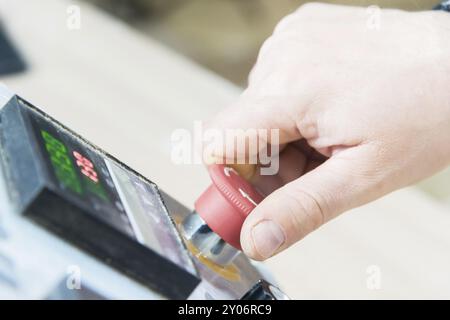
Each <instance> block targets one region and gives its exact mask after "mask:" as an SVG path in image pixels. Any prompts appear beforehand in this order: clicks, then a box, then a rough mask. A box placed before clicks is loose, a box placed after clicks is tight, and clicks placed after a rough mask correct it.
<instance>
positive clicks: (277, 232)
mask: <svg viewBox="0 0 450 320" xmlns="http://www.w3.org/2000/svg"><path fill="white" fill-rule="evenodd" d="M252 239H253V244H254V246H255V249H256V251H257V252H258V254H259V255H260V256H261V257H263V258H264V259H267V258H269V257H271V256H272V255H273V254H274V253H275V251H277V250H278V248H279V247H281V246H282V245H283V243H284V241H285V236H284V232H283V231H282V230H281V228H280V226H279V225H278V224H277V223H275V222H273V221H272V220H263V221H261V222H259V223H258V224H257V225H255V226H254V227H253V228H252Z"/></svg>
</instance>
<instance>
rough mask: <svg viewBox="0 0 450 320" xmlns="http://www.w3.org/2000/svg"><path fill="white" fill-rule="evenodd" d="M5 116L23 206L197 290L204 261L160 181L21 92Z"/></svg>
mask: <svg viewBox="0 0 450 320" xmlns="http://www.w3.org/2000/svg"><path fill="white" fill-rule="evenodd" d="M0 117H1V119H0V139H1V151H2V153H4V159H7V161H6V162H7V167H8V169H7V170H8V171H9V172H10V177H11V179H10V181H11V182H10V183H11V190H13V192H12V193H13V194H14V197H15V199H16V200H15V201H16V202H17V207H18V209H19V211H20V212H21V213H22V214H24V215H25V216H27V217H29V218H30V219H33V220H34V221H36V222H37V223H39V224H41V225H42V226H44V227H45V228H47V229H49V230H51V231H52V232H55V233H56V234H58V235H59V236H61V237H63V238H66V239H67V240H69V241H71V242H72V243H74V244H76V245H77V246H79V247H81V248H82V249H84V250H86V251H88V252H90V253H92V254H94V255H95V256H97V257H98V258H100V259H101V260H102V261H104V262H105V263H108V264H110V265H112V266H114V267H116V268H118V269H120V270H121V271H123V272H124V273H126V274H127V275H129V276H132V277H134V278H136V279H138V280H139V281H141V282H142V283H145V284H146V285H148V286H150V287H153V288H157V289H158V290H160V291H163V292H164V293H165V294H167V295H168V296H171V297H173V298H176V297H178V298H181V297H186V295H187V294H188V293H190V292H191V291H192V290H193V288H194V287H195V285H196V284H197V283H198V281H199V279H198V278H197V274H198V273H197V269H196V267H195V265H194V263H193V261H192V259H191V256H190V254H189V253H188V251H187V250H186V247H185V246H184V244H183V242H182V240H181V237H180V235H179V234H178V231H177V229H176V227H175V225H174V222H173V221H172V219H171V217H170V215H169V212H168V211H167V208H166V207H165V205H164V203H163V200H162V198H161V194H160V193H159V191H158V188H157V187H156V185H155V184H154V183H152V182H151V181H149V180H147V179H145V178H144V177H142V176H141V175H139V174H138V173H137V172H135V171H133V170H132V169H130V168H129V167H127V166H126V165H124V164H123V163H120V162H119V161H117V160H116V159H114V158H113V157H111V156H109V155H108V154H106V153H105V152H104V151H102V150H100V149H99V148H97V147H96V146H94V145H92V144H90V143H89V142H87V141H86V140H84V139H83V138H81V137H80V136H78V135H77V134H75V133H74V132H72V131H70V130H69V129H67V128H66V127H64V126H63V125H61V124H60V123H58V122H57V121H56V120H53V119H52V118H50V117H49V116H48V115H46V114H44V113H43V112H42V111H40V110H38V109H37V108H35V107H34V106H32V105H30V104H29V103H28V102H26V101H24V100H22V99H20V98H19V97H16V98H15V99H12V100H11V101H10V102H9V103H8V104H7V105H6V106H5V107H3V109H1V112H0ZM1 159H3V158H1Z"/></svg>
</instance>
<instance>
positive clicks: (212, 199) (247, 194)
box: [195, 164, 263, 250]
mask: <svg viewBox="0 0 450 320" xmlns="http://www.w3.org/2000/svg"><path fill="white" fill-rule="evenodd" d="M208 171H209V175H210V177H211V180H212V184H211V185H210V186H209V187H208V188H207V189H206V190H205V191H204V192H203V193H202V194H201V195H200V197H199V198H198V199H197V201H196V202H195V211H196V212H197V214H198V215H199V216H200V217H201V218H202V219H203V220H204V221H205V222H206V224H207V225H208V227H209V228H211V230H212V231H214V232H215V233H216V234H217V235H219V236H220V238H222V239H223V240H224V241H225V242H227V243H229V244H230V245H232V246H233V247H234V248H236V249H239V250H241V244H240V233H241V229H242V225H243V223H244V220H245V218H246V217H247V216H248V215H249V214H250V212H252V210H253V209H254V208H255V207H256V206H257V204H258V203H260V202H261V201H262V200H263V196H262V195H261V194H260V193H259V192H258V191H257V190H256V189H255V188H254V187H253V186H252V185H251V184H250V183H249V182H248V181H247V180H245V179H244V178H243V177H241V176H240V175H239V174H238V172H237V171H236V170H235V169H233V168H231V167H228V166H225V165H221V164H214V165H211V166H209V167H208Z"/></svg>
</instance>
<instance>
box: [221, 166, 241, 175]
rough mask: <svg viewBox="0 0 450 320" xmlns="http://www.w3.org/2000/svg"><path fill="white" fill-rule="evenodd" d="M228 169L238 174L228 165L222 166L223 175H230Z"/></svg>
mask: <svg viewBox="0 0 450 320" xmlns="http://www.w3.org/2000/svg"><path fill="white" fill-rule="evenodd" d="M230 171H231V172H233V173H234V174H236V175H239V173H237V172H236V170H234V169H233V168H230V167H223V173H225V175H226V176H227V177H229V176H230Z"/></svg>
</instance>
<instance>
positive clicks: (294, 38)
mask: <svg viewBox="0 0 450 320" xmlns="http://www.w3.org/2000/svg"><path fill="white" fill-rule="evenodd" d="M379 14H380V15H379V17H380V20H379V28H373V27H370V26H368V23H367V21H368V18H369V14H368V12H367V10H366V8H357V7H347V6H336V5H325V4H317V3H314V4H307V5H304V6H302V7H300V8H299V9H298V10H297V11H296V12H294V13H292V14H290V15H289V16H287V17H285V18H284V19H283V20H282V21H281V22H280V23H279V24H278V25H277V27H276V28H275V30H274V32H273V35H272V36H271V37H270V38H269V39H267V41H266V42H265V43H264V45H263V46H262V48H261V50H260V53H259V56H258V59H257V62H256V64H255V66H254V68H253V70H252V72H251V74H250V77H249V84H248V87H247V88H246V90H245V91H244V92H243V93H242V95H241V97H240V98H239V99H238V101H236V103H235V104H234V105H232V106H230V107H229V108H228V109H225V110H224V111H223V112H221V113H220V114H219V115H217V116H216V117H215V118H214V119H213V120H211V121H210V122H209V123H208V125H209V126H210V127H213V128H218V129H225V128H241V129H249V128H267V129H272V128H277V129H280V141H279V142H280V144H281V149H282V150H281V152H280V154H279V155H280V170H279V172H278V174H277V175H274V176H261V175H259V174H258V172H259V170H256V172H257V173H256V174H255V175H254V176H253V177H252V178H251V180H252V182H253V183H254V184H255V186H257V187H258V188H259V189H260V190H261V191H262V192H264V193H265V194H266V195H267V197H266V198H265V200H264V201H263V202H261V203H260V204H259V205H258V206H257V207H256V209H255V210H253V212H252V213H251V214H250V215H249V216H248V217H247V219H246V221H245V223H244V226H243V228H242V231H241V244H242V247H243V250H244V252H245V253H246V254H247V255H248V256H249V257H251V258H253V259H256V260H264V259H267V258H269V257H271V256H272V255H274V254H276V253H278V252H280V251H282V250H285V249H286V248H288V247H289V246H291V245H292V244H294V243H296V242H297V241H299V240H301V239H302V238H303V237H305V236H306V235H307V234H309V233H310V232H312V231H314V230H315V229H317V228H318V227H320V226H321V225H322V224H324V223H326V222H327V221H329V220H331V219H333V218H334V217H336V216H338V215H339V214H341V213H342V212H344V211H347V210H349V209H352V208H355V207H357V206H360V205H363V204H365V203H368V202H370V201H372V200H375V199H377V198H379V197H381V196H383V195H385V194H387V193H389V192H391V191H393V190H396V189H399V188H402V187H405V186H407V185H410V184H413V183H415V182H417V181H419V180H421V179H423V178H425V177H428V176H430V175H432V174H434V173H436V172H438V171H439V170H441V169H443V168H445V167H446V166H448V165H449V164H450V143H449V142H450V14H448V13H445V12H432V11H427V12H416V13H411V12H405V11H400V10H381V11H379ZM260 138H261V140H262V139H264V138H263V137H260ZM265 141H266V142H267V143H268V144H270V143H271V141H267V140H265ZM221 147H222V146H221ZM226 148H227V149H226V150H227V153H226V155H225V154H221V153H220V152H219V151H217V150H222V149H221V148H216V151H215V154H214V156H215V157H227V156H228V155H229V152H228V151H229V150H232V149H233V146H232V145H227V146H226Z"/></svg>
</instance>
